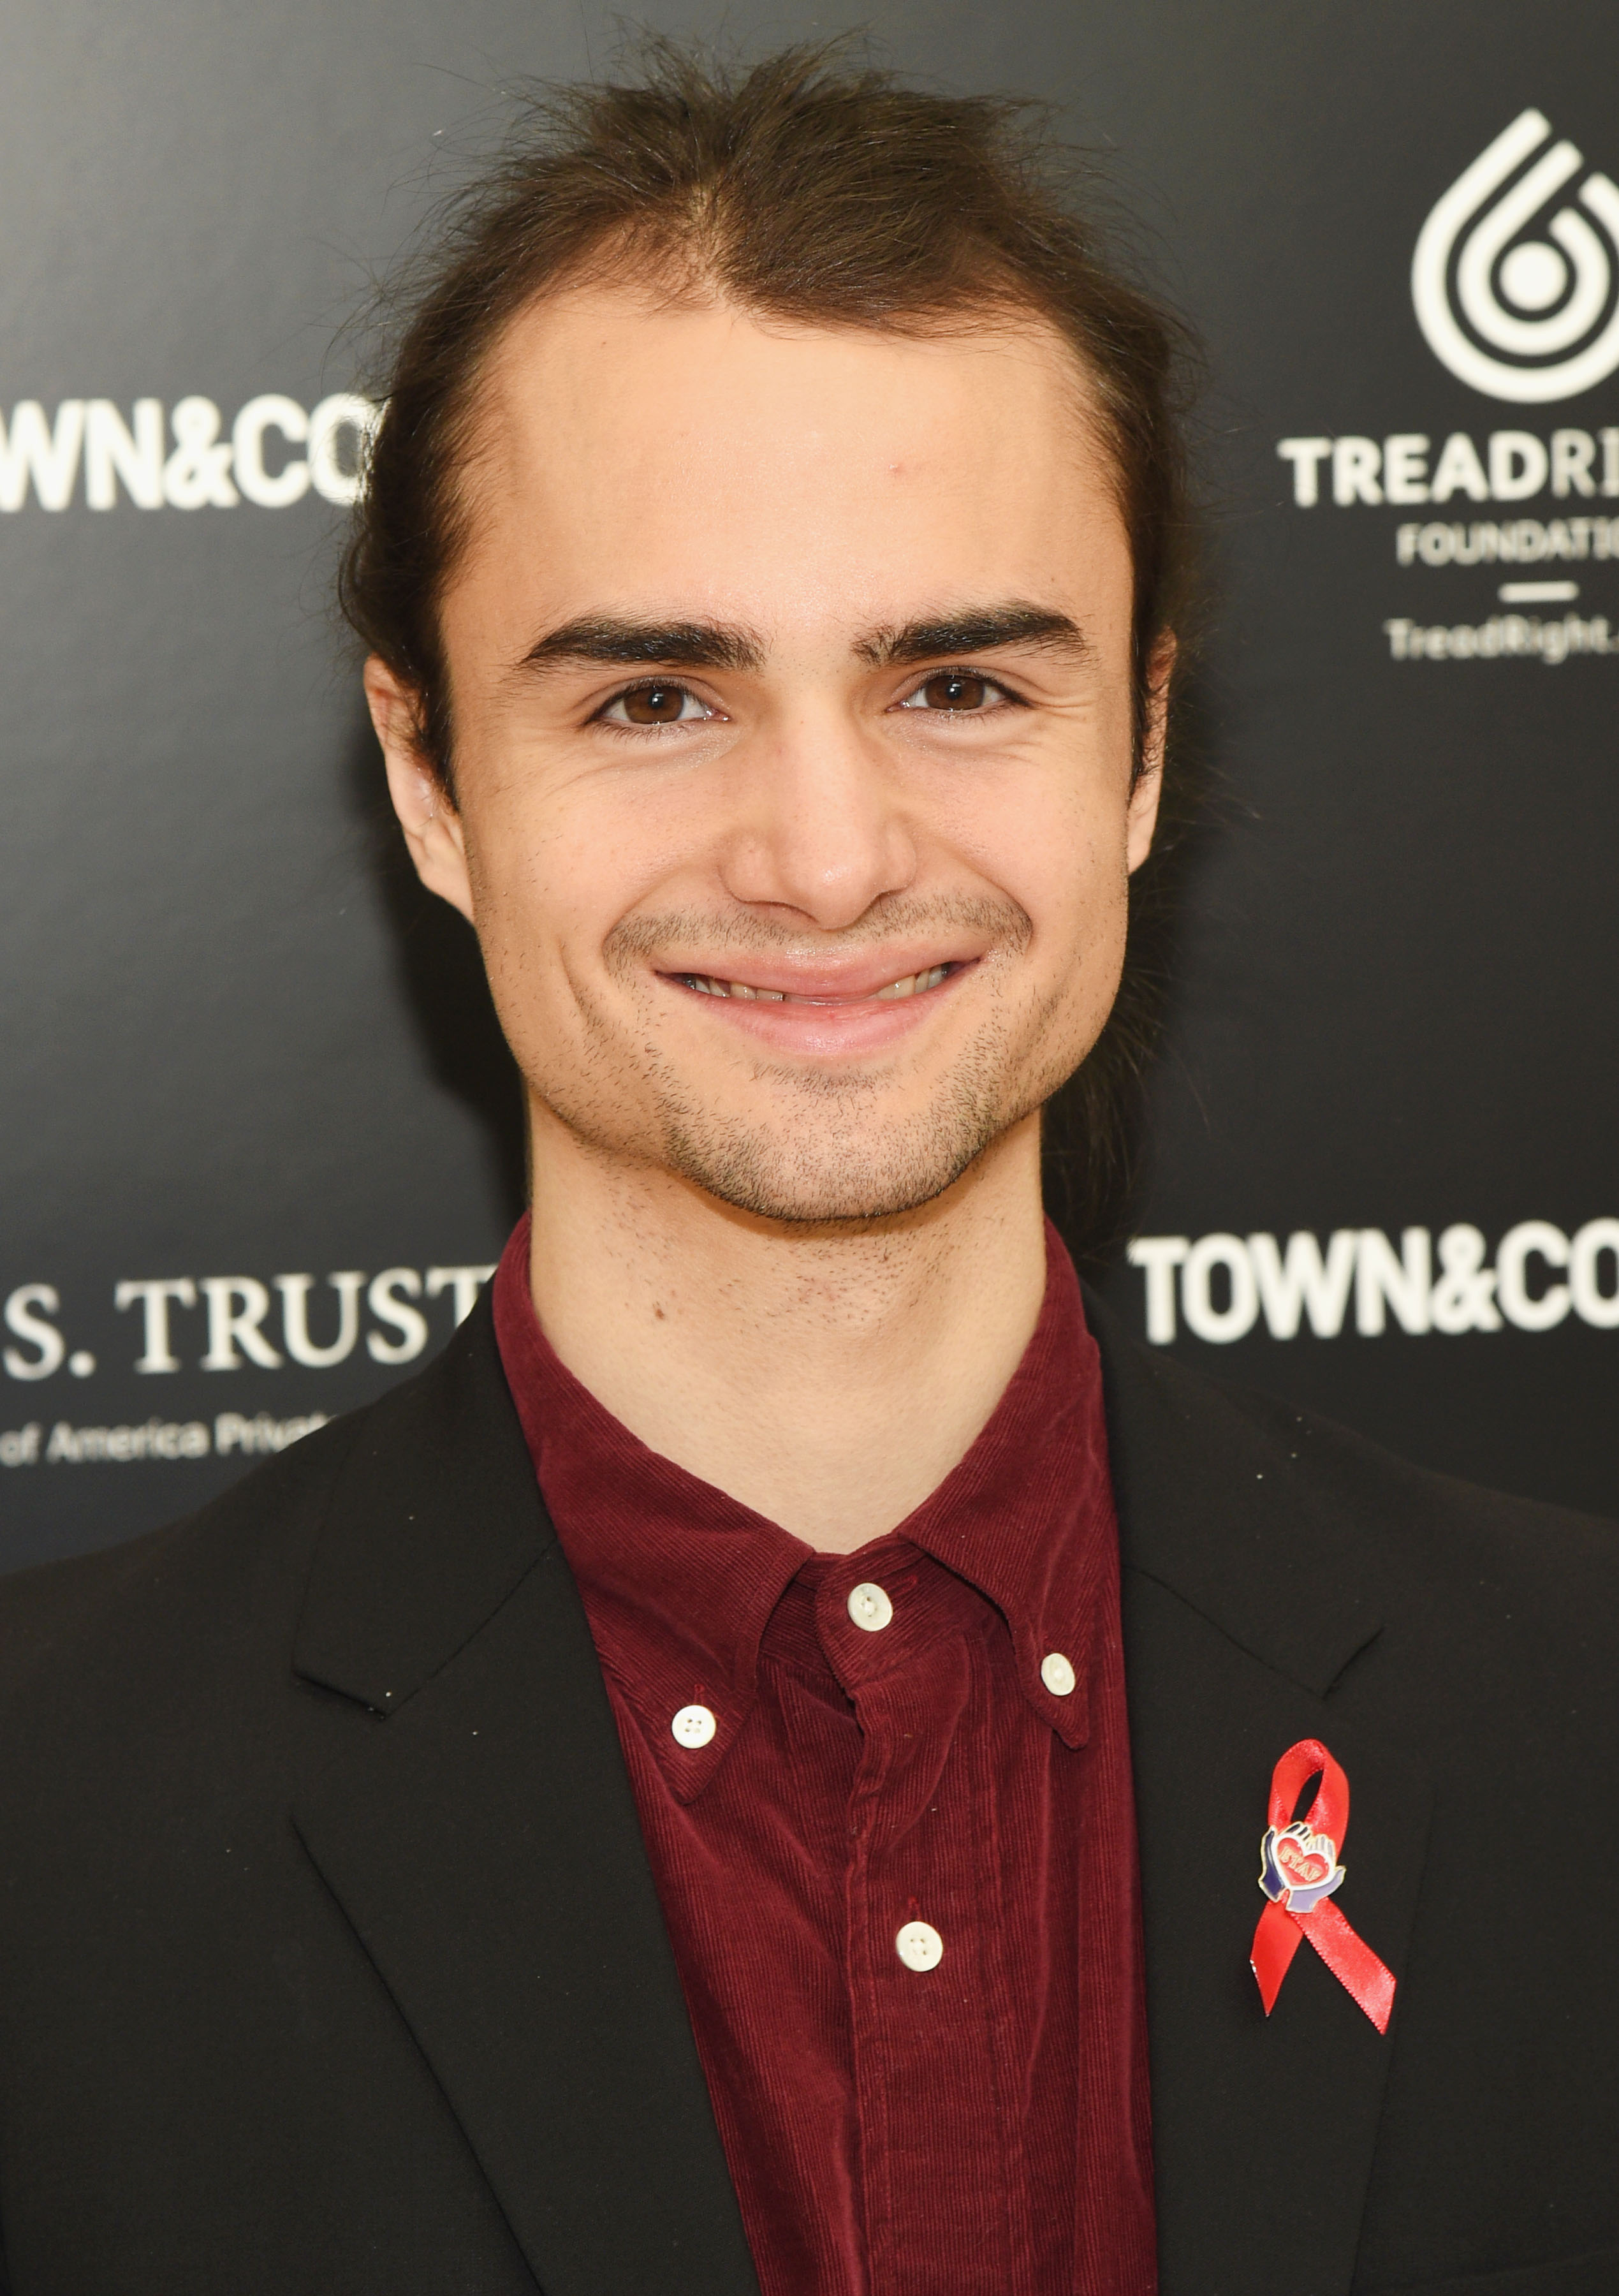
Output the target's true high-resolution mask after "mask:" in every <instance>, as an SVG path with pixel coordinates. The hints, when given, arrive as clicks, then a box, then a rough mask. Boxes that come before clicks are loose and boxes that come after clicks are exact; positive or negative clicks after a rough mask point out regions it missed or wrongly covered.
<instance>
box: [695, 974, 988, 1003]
mask: <svg viewBox="0 0 1619 2296" xmlns="http://www.w3.org/2000/svg"><path fill="white" fill-rule="evenodd" d="M949 970H950V968H949V966H948V965H945V964H935V965H930V966H929V968H928V971H927V972H908V973H907V974H906V975H905V977H904V980H891V981H890V982H889V983H888V985H887V988H879V989H878V990H877V991H876V992H875V994H876V996H879V997H883V998H887V1000H888V1001H889V1002H891V1003H897V1002H898V1000H899V998H901V997H902V996H915V995H916V993H917V991H918V989H919V988H937V987H938V985H939V983H940V981H941V980H944V975H945V974H946V972H948V971H949ZM684 978H685V980H688V981H689V982H690V983H691V987H692V988H695V989H697V990H698V991H699V994H701V995H702V996H740V997H743V998H745V999H746V1000H747V1001H748V1003H749V1004H756V1005H781V1004H786V1003H789V1002H790V1003H792V1004H795V1005H797V1004H802V1003H804V1002H805V999H804V998H802V997H797V996H796V997H792V998H790V999H789V997H788V996H787V995H786V992H785V991H784V990H782V989H780V988H752V987H750V986H749V984H748V982H747V981H746V980H716V979H715V976H714V974H713V973H711V972H688V973H686V974H685V975H684ZM810 1001H811V1002H812V1003H813V1002H814V999H813V998H812V999H811V1000H810Z"/></svg>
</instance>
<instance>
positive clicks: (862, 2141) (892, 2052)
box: [495, 1220, 1156, 2296]
mask: <svg viewBox="0 0 1619 2296" xmlns="http://www.w3.org/2000/svg"><path fill="white" fill-rule="evenodd" d="M527 1267H528V1223H527V1220H525V1221H524V1222H523V1223H522V1225H521V1226H519V1229H518V1231H517V1233H516V1234H515V1235H514V1236H513V1237H512V1239H511V1243H510V1244H509V1245H508V1247H507V1249H506V1252H505V1256H504V1258H503V1259H502V1262H501V1265H500V1269H499V1272H498V1274H497V1275H496V1277H495V1330H496V1333H497V1334H498V1337H499V1341H500V1349H501V1357H502V1360H503V1364H504V1365H505V1370H506V1376H507V1378H508V1380H509V1381H510V1382H511V1391H512V1395H513V1397H514V1398H515V1400H516V1403H517V1407H518V1412H519V1416H520V1418H521V1420H522V1423H523V1428H524V1431H525V1433H526V1435H527V1441H528V1447H529V1450H530V1452H531V1453H532V1455H533V1457H534V1464H535V1470H536V1473H537V1475H538V1477H539V1481H540V1488H541V1490H542V1492H543V1494H544V1499H545V1503H546V1505H547V1507H548V1509H549V1511H550V1513H551V1516H552V1521H554V1523H555V1525H556V1528H557V1533H558V1536H559V1538H560V1540H561V1543H562V1546H563V1550H564V1552H565V1554H567V1556H568V1562H569V1564H570V1565H571V1567H572V1570H573V1571H574V1575H575V1577H576V1579H577V1580H578V1583H579V1589H580V1593H581V1595H583V1597H584V1602H585V1613H586V1616H587V1618H588V1620H589V1621H590V1628H591V1632H592V1635H593V1637H594V1639H595V1644H596V1649H597V1652H598V1653H599V1655H600V1657H601V1669H602V1673H603V1675H604V1677H605V1678H606V1682H607V1689H608V1694H609V1699H610V1700H611V1702H612V1708H613V1712H614V1714H615V1716H616V1717H617V1724H618V1734H619V1737H620V1739H621V1740H622V1742H623V1746H624V1752H625V1759H626V1762H627V1764H628V1767H629V1775H630V1781H631V1784H632V1787H633V1789H634V1796H635V1802H636V1806H637V1808H638V1809H639V1811H640V1814H641V1823H642V1831H643V1833H645V1836H646V1844H647V1850H648V1854H649V1856H650V1860H651V1866H652V1873H653V1876H654V1879H655V1881H656V1883H657V1887H658V1895H659V1898H660V1899H661V1901H662V1904H663V1908H664V1913H665V1915H666V1919H667V1922H668V1925H669V1933H670V1937H671V1939H672V1940H673V1943H674V1949H675V1960H676V1963H677V1964H678V1965H679V1969H680V1973H681V1978H682V1981H683V1985H684V1988H685V1993H686V1999H687V2002H688V2004H689V2006H690V2009H691V2021H692V2025H693V2028H694V2030H695V2032H696V2036H697V2046H698V2051H699V2056H700V2058H701V2061H702V2064H703V2069H704V2071H705V2073H706V2074H707V2082H708V2088H709V2092H710V2095H712V2097H713V2100H714V2110H715V2117H716V2119H717V2120H718V2123H719V2130H720V2136H721V2138H722V2141H723V2143H724V2148H725V2155H726V2158H727V2160H728V2161H729V2163H730V2167H731V2171H732V2177H733V2178H734V2180H735V2184H736V2189H737V2194H738V2198H739V2200H740V2205H741V2212H742V2222H743V2225H744V2226H745V2228H746V2231H747V2235H748V2243H749V2245H750V2247H751V2249H752V2251H753V2255H754V2259H755V2262H756V2266H757V2268H758V2274H759V2279H760V2283H761V2284H762V2287H763V2289H764V2291H765V2296H942V2292H944V2291H948V2292H949V2296H1070V2292H1081V2296H1149V2292H1150V2291H1151V2290H1152V2289H1153V2287H1154V2286H1155V2284H1156V2269H1155V2248H1154V2235H1153V2213H1152V2169H1151V2159H1150V2149H1149V2118H1148V2089H1147V2031H1146V2016H1145V2009H1144V2001H1143V1990H1142V1978H1141V1920H1140V1907H1139V1898H1138V1876H1137V1864H1136V1845H1135V1819H1134V1808H1133V1802H1132V1794H1131V1781H1130V1745H1129V1738H1128V1734H1127V1731H1126V1726H1125V1713H1124V1671H1123V1662H1122V1657H1121V1652H1120V1645H1119V1598H1118V1541H1117V1531H1116V1523H1115V1519H1114V1512H1113V1497H1112V1488H1111V1484H1110V1482H1109V1480H1108V1455H1107V1437H1106V1431H1105V1429H1104V1424H1103V1419H1102V1403H1101V1377H1100V1365H1099V1362H1098V1357H1097V1352H1096V1345H1095V1342H1094V1341H1093V1340H1092V1338H1091V1336H1090V1334H1089V1333H1088V1332H1087V1331H1086V1329H1085V1323H1084V1315H1083V1308H1082V1307H1081V1303H1080V1294H1079V1286H1078V1283H1077V1282H1076V1280H1075V1275H1074V1270H1073V1267H1072V1266H1071V1265H1070V1263H1069V1261H1068V1259H1067V1254H1066V1252H1065V1251H1064V1250H1063V1248H1062V1245H1061V1243H1060V1242H1059V1241H1058V1239H1057V1237H1056V1234H1055V1233H1054V1232H1053V1233H1051V1234H1049V1240H1048V1268H1047V1282H1046V1294H1045V1301H1044V1305H1043V1309H1042V1312H1041V1316H1040V1322H1039V1324H1038V1327H1037V1328H1036V1330H1035V1333H1034V1338H1033V1339H1032V1340H1031V1341H1030V1342H1029V1345H1028V1349H1027V1351H1026V1354H1025V1356H1024V1357H1023V1360H1022V1362H1021V1363H1020V1364H1019V1365H1018V1370H1017V1372H1016V1373H1015V1374H1014V1375H1013V1378H1012V1381H1011V1383H1010V1386H1009V1387H1008V1389H1007V1390H1006V1393H1005V1395H1004V1396H1003V1397H1002V1400H1001V1402H1000V1404H999V1405H998V1406H996V1409H995V1412H994V1414H993V1417H992V1418H991V1420H990V1422H989V1423H988V1425H987V1426H986V1427H985V1430H984V1431H983V1433H982V1434H981V1435H980V1436H979V1437H978V1439H977V1442H976V1443H974V1445H973V1447H972V1448H971V1449H970V1450H969V1452H968V1454H967V1456H966V1457H965V1458H964V1459H963V1460H962V1461H961V1464H960V1465H959V1466H958V1467H957V1468H955V1470H954V1471H953V1472H952V1473H951V1474H950V1475H948V1476H947V1477H946V1478H945V1480H944V1482H943V1483H941V1484H940V1486H939V1488H938V1489H937V1490H936V1491H935V1492H934V1494H933V1496H932V1497H930V1498H929V1499H928V1500H927V1502H926V1503H925V1504H924V1505H922V1506H920V1507H919V1508H918V1509H917V1511H916V1512H915V1513H914V1514H912V1515H910V1516H908V1517H907V1518H906V1520H905V1521H904V1522H903V1523H902V1524H901V1525H900V1526H899V1528H898V1529H896V1530H893V1531H890V1532H889V1533H887V1536H886V1537H884V1538H878V1539H874V1540H872V1542H871V1544H870V1545H869V1546H863V1547H862V1548H861V1549H860V1550H859V1552H858V1553H857V1554H850V1555H841V1554H814V1552H812V1550H811V1549H810V1548H809V1547H807V1546H805V1545H804V1544H803V1542H802V1541H801V1540H799V1539H797V1538H793V1537H792V1536H791V1534H790V1533H789V1532H788V1531H785V1530H783V1529H781V1528H780V1527H779V1526H778V1525H777V1524H775V1523H773V1522H769V1521H765V1518H764V1517H763V1516H762V1515H757V1514H755V1513H753V1512H752V1511H751V1510H750V1509H749V1508H748V1507H745V1506H742V1505H739V1504H738V1502H737V1501H736V1500H735V1499H732V1498H729V1497H726V1495H725V1493H724V1492H723V1491H720V1490H716V1489H715V1488H713V1486H712V1485H710V1484H708V1483H705V1482H702V1481H700V1480H699V1479H698V1478H697V1477H696V1476H695V1475H691V1474H688V1473H687V1472H685V1470H684V1469H683V1468H681V1467H678V1466H675V1464H673V1463H672V1462H671V1461H669V1460H667V1459H665V1458H661V1457H659V1456H658V1454H657V1453H655V1452H653V1451H650V1450H649V1449H648V1448H647V1447H646V1446H645V1445H644V1444H643V1443H641V1442H640V1441H638V1440H637V1439H636V1438H635V1437H634V1435H632V1434H631V1433H630V1432H629V1431H628V1429H627V1428H626V1427H624V1426H623V1425H622V1424H621V1423H619V1422H618V1421H617V1420H616V1419H615V1418H613V1417H612V1415H610V1414H609V1412H607V1411H606V1410H604V1409H603V1407H602V1406H601V1404H599V1403H598V1402H597V1401H596V1400H595V1398H593V1396H592V1395H591V1394H590V1393H589V1392H588V1391H587V1390H585V1388H584V1387H583V1386H581V1385H580V1383H579V1382H578V1381H577V1380H576V1379H575V1378H574V1377H573V1376H572V1374H570V1373H569V1372H568V1371H567V1370H566V1369H565V1368H564V1367H563V1365H562V1364H561V1363H560V1361H559V1359H558V1357H556V1355H555V1354H554V1352H553V1351H552V1349H551V1347H550V1346H549V1345H548V1343H547V1341H545V1339H544V1335H543V1334H542V1333H541V1331H540V1328H539V1324H538V1321H537V1319H536V1316H535V1312H534V1307H533V1302H532V1300H531V1298H530V1295H529V1291H528V1281H527ZM917 1407H918V1408H925V1407H926V1404H925V1399H924V1398H919V1401H918V1406H917ZM941 1948H942V1950H941Z"/></svg>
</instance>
